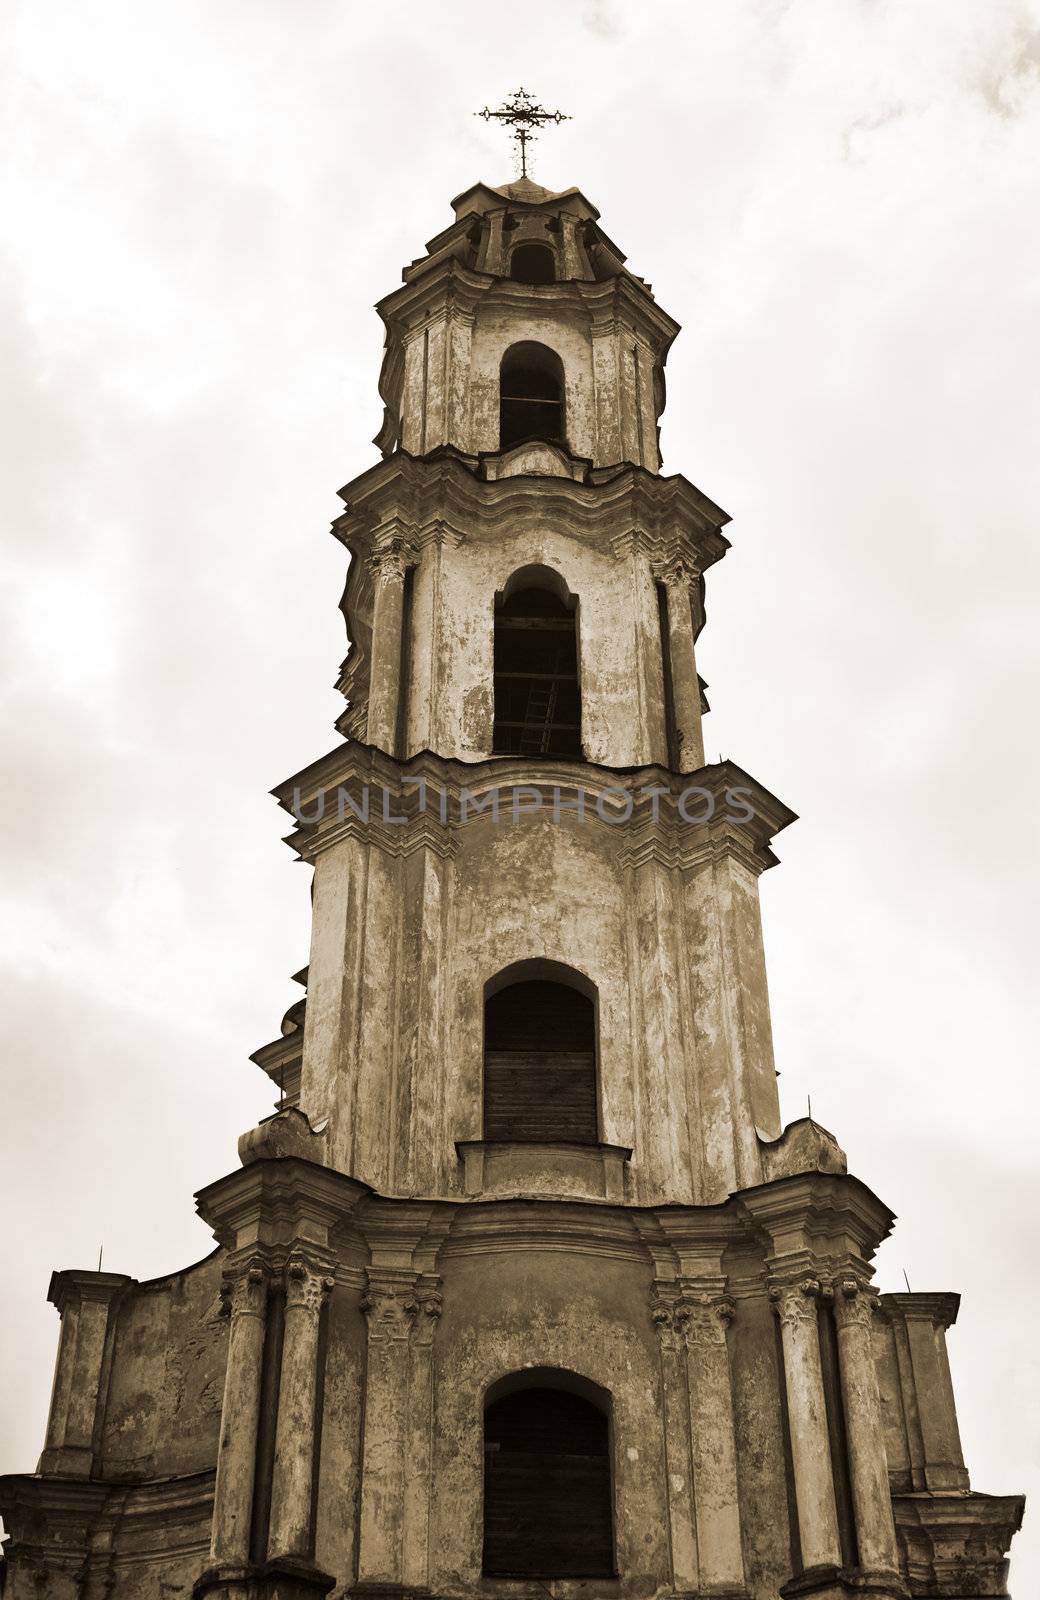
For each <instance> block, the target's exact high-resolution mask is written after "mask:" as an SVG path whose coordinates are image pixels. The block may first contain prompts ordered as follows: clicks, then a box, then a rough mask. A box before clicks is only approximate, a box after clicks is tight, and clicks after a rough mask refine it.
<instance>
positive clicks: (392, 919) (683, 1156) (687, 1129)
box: [300, 767, 779, 1203]
mask: <svg viewBox="0 0 1040 1600" xmlns="http://www.w3.org/2000/svg"><path fill="white" fill-rule="evenodd" d="M498 770H499V769H498V768H497V767H496V768H495V769H490V771H492V772H497V771H498ZM488 777H489V773H482V775H481V781H482V782H483V783H485V784H486V783H487V781H488ZM523 778H524V779H525V780H529V781H527V782H525V783H523V785H522V792H521V794H520V798H519V799H518V802H517V804H518V810H517V812H516V814H515V817H516V819H515V820H514V814H513V812H512V809H511V806H512V796H511V793H510V792H508V791H507V792H506V794H505V797H504V798H503V799H502V801H501V805H502V810H501V812H500V816H499V820H498V821H497V822H496V821H495V820H494V819H493V817H492V816H491V815H490V814H479V815H476V816H472V817H470V818H469V819H468V820H467V821H466V823H465V824H464V825H462V826H460V827H457V828H454V829H448V830H445V831H444V834H443V836H441V837H437V836H436V834H437V830H436V827H435V819H434V818H430V819H426V821H425V823H424V824H423V828H421V829H420V830H419V837H418V838H416V839H415V843H414V845H413V843H412V842H411V836H407V837H406V834H405V830H404V829H403V828H402V829H400V830H397V832H396V834H395V830H394V829H393V828H388V829H387V830H386V833H387V834H389V835H390V836H391V837H390V839H385V838H384V837H382V836H380V837H378V840H377V838H376V833H377V830H369V837H368V838H360V837H355V836H348V837H341V838H340V839H339V840H338V841H337V842H335V843H333V844H331V846H330V847H329V848H328V849H327V850H322V851H321V853H319V854H317V858H316V870H315V883H314V918H313V924H312V929H313V931H312V945H311V952H310V967H309V998H308V1002H307V1017H306V1026H305V1036H304V1057H303V1077H302V1089H301V1102H300V1104H301V1107H302V1109H303V1110H304V1111H305V1112H306V1114H307V1115H308V1116H309V1117H310V1118H311V1120H312V1121H313V1122H318V1121H320V1120H321V1119H323V1118H326V1117H328V1118H329V1127H330V1131H329V1143H328V1148H329V1157H328V1159H329V1161H330V1163H331V1164H332V1165H334V1166H336V1167H337V1168H339V1170H341V1171H344V1172H351V1173H352V1174H353V1175H355V1176H356V1177H358V1178H360V1179H361V1180H362V1181H364V1182H366V1183H370V1184H371V1185H372V1186H373V1187H374V1188H376V1189H378V1190H380V1191H381V1192H384V1193H402V1194H405V1193H420V1194H426V1195H440V1196H445V1197H446V1196H449V1195H457V1194H460V1193H462V1192H463V1175H462V1170H461V1166H460V1163H459V1159H458V1156H457V1154H456V1149H455V1146H456V1143H457V1142H458V1141H472V1140H479V1139H481V1137H482V1116H483V1110H482V1074H483V1006H484V996H485V985H486V984H487V982H488V981H489V980H490V979H491V978H493V977H495V975H496V974H497V973H499V972H501V971H502V970H503V969H504V968H506V967H509V966H511V965H513V964H514V963H516V962H524V961H539V960H543V961H544V960H548V961H551V962H556V963H559V964H562V965H563V966H565V967H567V968H570V969H573V970H575V971H577V972H578V973H580V974H582V975H583V977H584V978H586V979H587V980H588V981H589V982H590V983H591V984H592V985H594V986H595V991H596V995H597V1004H598V1014H599V1123H600V1138H601V1140H602V1141H603V1143H604V1144H607V1145H612V1146H620V1147H623V1148H628V1149H631V1152H632V1156H631V1162H630V1164H629V1168H628V1171H629V1178H628V1182H627V1188H626V1194H627V1195H628V1197H629V1198H630V1199H632V1200H634V1201H638V1202H640V1203H651V1202H659V1201H672V1202H689V1201H695V1202H698V1203H711V1202H713V1201H718V1200H721V1199H723V1198H724V1197H725V1196H726V1195H727V1194H728V1193H730V1192H732V1191H733V1190H734V1189H737V1188H740V1187H742V1186H744V1185H745V1184H747V1183H754V1182H758V1181H760V1180H761V1178H762V1176H763V1170H762V1165H761V1156H760V1150H759V1144H758V1135H759V1134H761V1136H762V1137H763V1138H766V1139H772V1138H775V1137H776V1135H777V1134H778V1133H779V1110H778V1102H777V1096H776V1085H775V1075H774V1071H773V1064H772V1053H771V1040H770V1033H769V1013H768V999H767V994H766V978H765V966H764V961H763V958H762V948H761V931H760V926H759V920H758V901H757V883H756V871H757V870H758V868H757V866H755V865H754V863H753V861H752V863H751V864H749V863H748V862H747V861H746V860H745V859H743V857H742V856H741V853H740V852H739V851H738V850H737V849H736V847H734V848H733V851H732V853H731V854H729V855H727V852H726V850H725V849H724V848H723V847H722V845H721V841H720V842H719V844H717V845H716V847H714V848H713V849H711V850H703V849H701V853H700V854H699V855H698V854H697V850H698V848H700V847H698V846H697V845H696V844H695V843H694V842H693V841H694V839H695V836H696V833H697V830H696V829H690V830H687V831H688V832H689V833H690V836H691V844H690V849H691V851H693V855H692V856H690V857H689V858H687V862H686V864H682V862H681V861H680V860H679V859H676V860H674V861H669V860H668V858H667V855H666V854H663V853H662V852H661V851H655V850H654V849H650V850H649V851H648V853H647V854H646V856H645V858H644V857H643V856H642V854H641V852H640V850H639V848H638V847H637V844H636V840H635V839H634V838H633V835H632V833H631V832H630V831H629V830H628V829H626V827H624V826H620V825H617V826H616V825H613V824H611V823H609V822H605V821H602V820H600V819H599V818H598V817H597V815H596V813H595V810H594V800H593V799H591V798H590V799H589V801H588V802H587V804H588V813H587V815H586V818H585V820H581V819H580V818H579V817H578V816H576V815H575V813H574V812H573V811H572V810H568V809H564V807H563V806H561V807H560V809H559V814H558V817H557V818H556V819H554V817H553V814H552V800H551V799H546V801H545V803H544V805H543V807H542V809H541V810H539V811H538V812H537V813H529V812H528V811H527V810H525V809H524V808H525V807H530V806H531V805H532V803H533V802H532V793H533V795H534V799H535V800H537V799H538V798H539V795H538V793H537V792H536V790H535V789H534V785H535V784H536V783H540V782H543V780H544V774H541V773H534V772H526V771H525V772H524V773H523ZM476 781H477V779H476V775H474V782H476ZM570 802H571V803H573V794H571V796H570ZM376 804H378V801H377V802H376ZM431 805H435V802H431ZM431 834H432V835H434V836H431ZM644 842H645V841H644ZM674 848H675V847H673V849H674ZM374 1105H379V1106H380V1107H381V1108H382V1114H381V1115H380V1116H379V1117H373V1116H371V1115H369V1114H368V1113H367V1108H369V1107H371V1106H374ZM532 1192H535V1193H555V1192H559V1189H558V1186H557V1185H555V1183H554V1178H553V1168H552V1156H551V1153H548V1152H547V1153H546V1156H545V1161H544V1164H543V1169H542V1172H541V1176H540V1178H539V1179H538V1180H537V1182H536V1184H535V1187H534V1189H533V1190H532Z"/></svg>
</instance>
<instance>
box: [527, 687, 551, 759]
mask: <svg viewBox="0 0 1040 1600" xmlns="http://www.w3.org/2000/svg"><path fill="white" fill-rule="evenodd" d="M558 698H559V684H558V683H557V682H556V680H555V679H553V681H552V682H551V683H550V684H549V687H548V688H547V689H541V688H539V689H531V690H530V692H529V693H528V696H527V706H526V708H525V710H524V725H523V727H522V728H521V730H520V754H521V755H522V756H533V755H539V756H544V755H547V754H548V751H549V741H550V739H551V738H552V726H553V718H554V716H555V715H556V701H557V699H558Z"/></svg>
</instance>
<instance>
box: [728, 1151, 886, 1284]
mask: <svg viewBox="0 0 1040 1600" xmlns="http://www.w3.org/2000/svg"><path fill="white" fill-rule="evenodd" d="M735 1199H736V1201H737V1203H738V1204H739V1205H740V1207H741V1209H742V1210H743V1212H744V1213H745V1215H746V1216H747V1218H748V1220H749V1221H750V1222H751V1223H752V1224H754V1226H755V1227H756V1228H757V1230H758V1232H759V1237H760V1238H761V1239H762V1240H763V1241H764V1242H766V1243H767V1244H768V1247H769V1270H770V1275H771V1278H772V1280H773V1281H774V1282H776V1283H780V1282H794V1281H796V1280H797V1279H799V1278H804V1277H806V1276H808V1277H809V1278H810V1279H812V1278H819V1279H820V1280H821V1281H827V1282H829V1281H830V1279H831V1278H833V1276H834V1275H835V1273H837V1272H846V1271H848V1272H849V1273H851V1275H852V1276H853V1277H857V1278H862V1279H863V1281H866V1279H867V1278H869V1275H870V1261H871V1259H872V1258H873V1256H874V1253H875V1251H876V1250H877V1248H878V1246H879V1245H880V1244H881V1243H882V1241H883V1240H885V1239H887V1237H888V1235H889V1234H890V1233H891V1231H892V1226H893V1224H894V1222H895V1214H894V1212H892V1211H890V1210H889V1208H888V1206H886V1205H885V1204H884V1202H883V1201H882V1200H879V1199H878V1197H877V1195H876V1194H874V1193H873V1191H872V1190H870V1189H868V1188H867V1186H866V1184H865V1183H862V1182H861V1181H860V1179H859V1178H854V1177H851V1176H850V1175H848V1174H839V1173H823V1172H806V1173H800V1174H797V1175H792V1176H790V1177H785V1178H776V1179H773V1180H772V1181H771V1182H769V1183H764V1184H759V1185H756V1186H755V1187H753V1188H750V1189H742V1190H741V1191H740V1192H739V1194H738V1195H736V1196H735Z"/></svg>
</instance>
